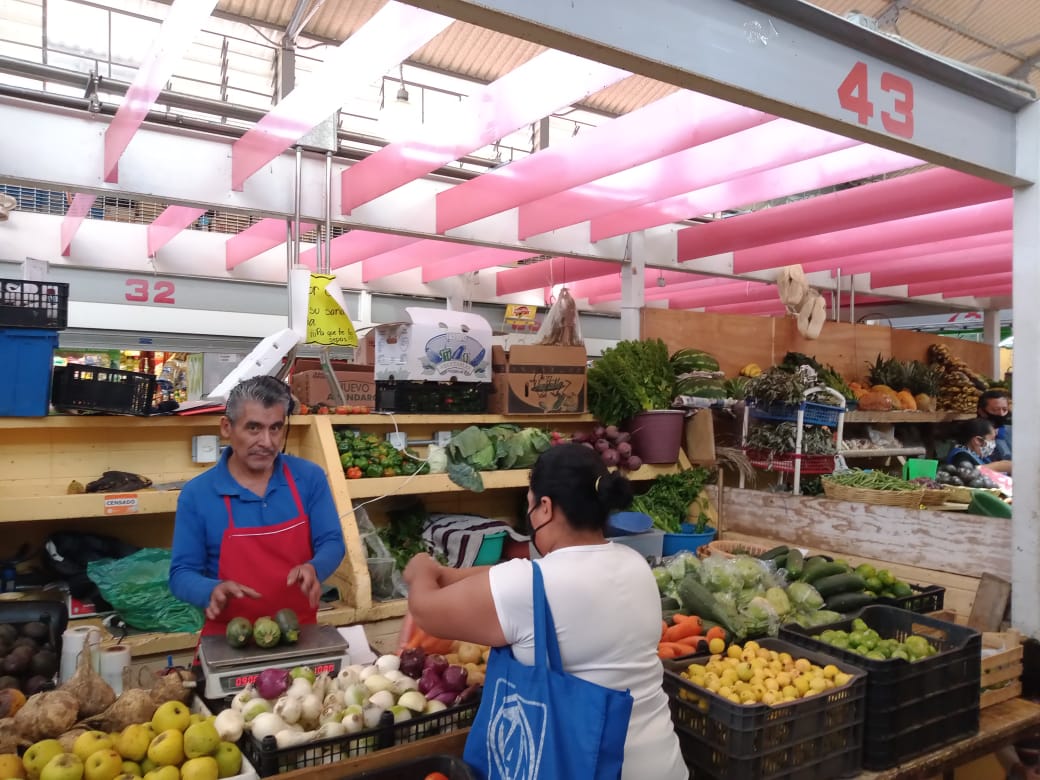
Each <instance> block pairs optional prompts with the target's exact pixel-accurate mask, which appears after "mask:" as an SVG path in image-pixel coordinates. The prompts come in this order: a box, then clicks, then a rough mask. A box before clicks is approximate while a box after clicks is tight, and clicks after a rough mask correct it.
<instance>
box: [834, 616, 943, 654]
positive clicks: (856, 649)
mask: <svg viewBox="0 0 1040 780" xmlns="http://www.w3.org/2000/svg"><path fill="white" fill-rule="evenodd" d="M815 638H816V639H819V640H820V641H821V642H824V643H826V644H828V645H831V646H832V647H837V648H840V649H842V650H848V651H849V652H850V653H856V654H857V655H861V656H863V657H864V658H870V659H871V660H874V661H890V660H891V661H895V660H902V661H907V662H909V663H913V662H915V661H923V660H924V659H925V658H930V657H931V656H933V655H935V654H936V653H937V652H939V651H938V650H936V648H935V645H933V644H932V643H931V642H929V641H928V640H927V639H926V638H925V637H923V636H919V635H917V634H912V635H910V636H908V637H907V638H906V639H904V640H902V641H899V640H898V639H882V638H881V636H880V635H879V634H878V632H877V631H875V630H874V629H872V628H871V627H870V626H868V625H867V624H866V623H865V622H864V621H863V620H861V619H860V618H856V619H855V620H853V621H852V631H837V630H826V631H824V632H823V633H821V634H818V635H816V637H815Z"/></svg>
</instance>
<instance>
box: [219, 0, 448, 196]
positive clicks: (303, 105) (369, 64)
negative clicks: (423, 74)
mask: <svg viewBox="0 0 1040 780" xmlns="http://www.w3.org/2000/svg"><path fill="white" fill-rule="evenodd" d="M452 21H454V20H452V19H450V18H448V17H446V16H440V15H438V14H434V13H430V12H429V11H423V10H421V9H419V8H413V7H411V6H407V5H402V4H401V3H396V2H393V0H391V2H389V3H387V4H386V5H384V6H383V7H382V8H381V9H380V10H379V11H377V12H376V14H375V16H373V17H372V18H371V19H370V20H369V21H368V22H366V23H365V24H364V25H363V26H362V27H361V28H360V29H359V30H357V31H356V32H355V33H354V34H353V35H351V36H350V37H349V38H347V40H345V41H344V42H343V43H341V44H340V45H339V46H338V47H337V48H336V49H335V50H334V51H332V52H331V53H330V54H329V57H328V58H327V59H326V60H325V61H324V62H323V63H322V64H321V65H319V66H318V67H317V69H316V70H315V71H314V72H313V73H311V74H309V75H308V76H307V78H306V79H305V80H304V81H303V82H302V83H301V84H300V85H299V86H297V87H296V89H294V90H293V91H292V92H290V93H289V94H288V95H286V96H285V98H284V99H283V100H282V101H281V102H280V103H278V104H277V105H276V106H275V107H274V108H272V109H271V110H270V111H269V112H268V113H267V115H266V116H264V117H263V118H262V119H261V120H260V121H259V122H258V123H257V124H256V126H255V127H253V128H252V129H250V130H249V132H247V133H246V134H245V135H244V136H242V137H241V138H240V139H238V140H237V141H235V143H234V145H233V146H232V147H231V188H232V189H233V190H241V189H242V186H243V185H244V183H245V181H246V179H248V178H249V177H250V176H252V175H253V174H254V173H256V172H257V171H258V170H260V168H261V167H263V166H264V165H266V164H267V163H269V162H270V161H271V160H273V159H274V158H275V157H277V156H278V155H279V154H281V153H282V152H284V151H285V150H286V149H288V148H289V147H290V146H291V145H292V144H294V143H295V142H296V141H298V140H299V139H300V138H302V137H303V136H304V135H306V134H307V133H308V132H309V131H310V130H311V129H312V128H313V127H314V126H315V125H317V124H319V123H320V122H322V121H323V120H325V119H327V118H328V117H329V115H330V114H332V112H333V111H335V110H336V109H337V108H339V107H340V106H341V105H343V100H344V99H345V98H346V97H347V96H348V95H349V94H350V90H349V86H350V85H358V86H362V85H368V84H369V83H370V82H372V81H376V80H378V79H379V78H380V77H381V76H382V75H383V74H384V73H386V72H387V71H388V70H390V69H391V68H394V67H396V66H397V65H398V63H400V62H401V61H402V60H404V59H405V58H406V57H408V55H410V54H412V53H413V52H414V51H416V50H417V49H419V48H421V47H422V46H423V45H424V44H426V43H427V42H428V41H429V40H430V39H431V38H433V37H435V36H436V35H437V34H438V33H440V32H442V31H443V30H444V29H445V28H446V27H447V26H448V25H449V24H451V23H452Z"/></svg>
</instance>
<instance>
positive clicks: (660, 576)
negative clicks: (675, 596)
mask: <svg viewBox="0 0 1040 780" xmlns="http://www.w3.org/2000/svg"><path fill="white" fill-rule="evenodd" d="M653 572H654V580H655V581H656V582H657V590H658V591H660V593H661V595H662V596H667V595H668V591H669V590H672V589H674V588H675V586H674V585H673V584H672V575H671V574H669V573H668V570H667V569H662V568H660V567H657V568H655V569H654V570H653Z"/></svg>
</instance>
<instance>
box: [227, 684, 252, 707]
mask: <svg viewBox="0 0 1040 780" xmlns="http://www.w3.org/2000/svg"><path fill="white" fill-rule="evenodd" d="M255 698H256V688H254V687H253V684H252V683H250V684H249V685H247V686H246V687H245V688H243V689H242V690H240V691H239V692H238V693H236V694H235V698H233V699H232V700H231V709H233V710H237V711H239V712H241V711H242V708H243V707H244V706H245V705H246V702H248V701H250V700H252V699H255Z"/></svg>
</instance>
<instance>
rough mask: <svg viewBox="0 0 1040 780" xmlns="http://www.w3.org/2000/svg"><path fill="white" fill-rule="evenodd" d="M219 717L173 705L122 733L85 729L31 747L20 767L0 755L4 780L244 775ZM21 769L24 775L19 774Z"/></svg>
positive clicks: (192, 779)
mask: <svg viewBox="0 0 1040 780" xmlns="http://www.w3.org/2000/svg"><path fill="white" fill-rule="evenodd" d="M215 722H216V718H215V716H212V715H210V716H206V715H204V714H201V713H194V714H193V713H192V712H191V710H190V709H189V708H188V706H187V705H185V704H184V703H183V702H180V701H168V702H165V703H163V704H162V705H161V706H159V707H157V708H156V709H155V712H154V714H153V715H152V717H151V718H150V719H149V720H144V721H142V722H140V723H131V724H128V725H127V726H125V727H124V728H123V729H122V730H120V731H118V732H107V731H99V730H96V729H91V730H87V729H79V730H78V733H76V734H75V736H74V737H73V736H70V737H68V738H62V739H54V738H47V739H42V740H39V741H37V742H35V743H34V744H32V745H30V746H29V748H28V749H27V750H26V751H25V754H24V755H23V756H22V759H21V767H20V768H19V767H18V766H17V765H16V764H15V763H14V761H12V760H11V758H10V754H9V755H0V771H3V770H4V769H5V768H6V770H7V771H8V772H9V774H5V775H4V777H10V778H26V779H27V780H116V779H117V778H119V780H133V779H134V778H147V780H218V778H228V777H234V776H235V775H238V774H240V773H241V770H242V754H241V752H240V751H239V749H238V746H237V745H235V744H234V743H233V742H231V741H226V740H222V739H221V738H220V735H219V734H218V733H217V729H216V725H215ZM19 769H20V770H21V771H19Z"/></svg>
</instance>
